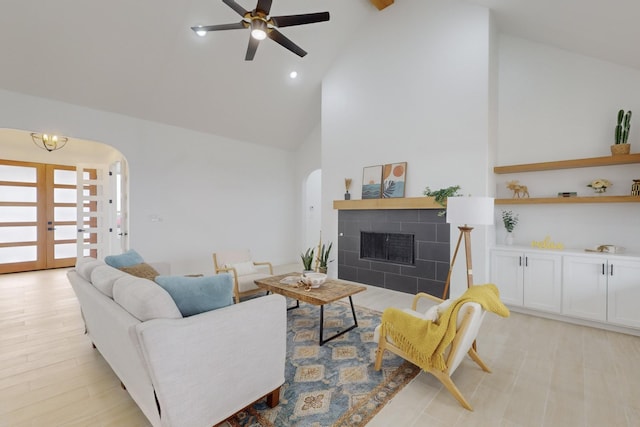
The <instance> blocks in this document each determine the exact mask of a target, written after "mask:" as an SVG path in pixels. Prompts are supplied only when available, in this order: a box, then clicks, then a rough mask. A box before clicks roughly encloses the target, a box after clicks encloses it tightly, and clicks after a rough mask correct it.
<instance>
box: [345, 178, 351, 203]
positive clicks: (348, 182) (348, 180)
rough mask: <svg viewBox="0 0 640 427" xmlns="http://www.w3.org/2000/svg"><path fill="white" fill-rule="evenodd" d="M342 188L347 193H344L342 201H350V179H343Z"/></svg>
mask: <svg viewBox="0 0 640 427" xmlns="http://www.w3.org/2000/svg"><path fill="white" fill-rule="evenodd" d="M344 188H345V189H346V190H347V192H346V193H344V199H345V200H351V194H349V188H351V178H345V179H344Z"/></svg>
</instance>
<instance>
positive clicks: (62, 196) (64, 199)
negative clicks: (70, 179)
mask: <svg viewBox="0 0 640 427" xmlns="http://www.w3.org/2000/svg"><path fill="white" fill-rule="evenodd" d="M75 202H76V190H75V189H70V188H54V189H53V203H75Z"/></svg>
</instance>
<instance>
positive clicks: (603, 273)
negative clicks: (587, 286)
mask: <svg viewBox="0 0 640 427" xmlns="http://www.w3.org/2000/svg"><path fill="white" fill-rule="evenodd" d="M605 274H606V273H605V272H604V262H603V263H602V275H603V276H604V275H605Z"/></svg>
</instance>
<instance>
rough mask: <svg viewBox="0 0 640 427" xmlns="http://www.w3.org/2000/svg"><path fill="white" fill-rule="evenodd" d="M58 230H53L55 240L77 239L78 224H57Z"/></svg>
mask: <svg viewBox="0 0 640 427" xmlns="http://www.w3.org/2000/svg"><path fill="white" fill-rule="evenodd" d="M55 228H56V230H55V231H54V232H53V239H54V240H69V239H75V238H76V236H77V234H76V226H75V225H56V227H55Z"/></svg>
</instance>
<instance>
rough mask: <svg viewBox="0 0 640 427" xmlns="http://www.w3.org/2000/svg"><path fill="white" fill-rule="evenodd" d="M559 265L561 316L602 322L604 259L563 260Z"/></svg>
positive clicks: (604, 285) (605, 264) (604, 298)
mask: <svg viewBox="0 0 640 427" xmlns="http://www.w3.org/2000/svg"><path fill="white" fill-rule="evenodd" d="M562 264H563V265H562V268H563V273H562V288H563V292H562V313H563V314H567V315H569V316H575V317H581V318H583V319H589V320H599V321H603V322H604V321H606V320H607V275H608V272H607V259H606V258H605V257H587V256H565V257H564V259H563V263H562Z"/></svg>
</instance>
